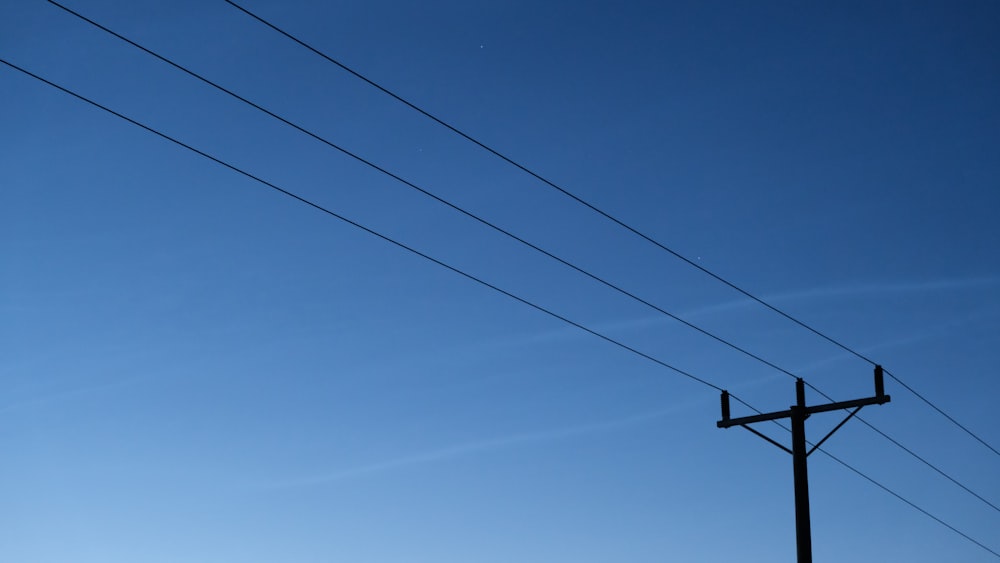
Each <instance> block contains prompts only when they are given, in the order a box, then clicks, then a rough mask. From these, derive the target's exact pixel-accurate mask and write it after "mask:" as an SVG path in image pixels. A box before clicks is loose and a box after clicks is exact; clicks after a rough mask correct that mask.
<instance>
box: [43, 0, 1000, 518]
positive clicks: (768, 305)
mask: <svg viewBox="0 0 1000 563" xmlns="http://www.w3.org/2000/svg"><path fill="white" fill-rule="evenodd" d="M49 2H52V3H53V4H56V2H54V1H53V0H49ZM225 2H226V3H228V4H229V5H231V6H233V7H234V8H236V9H237V10H239V11H241V12H243V13H244V14H246V15H248V16H249V17H251V18H253V19H254V20H256V21H258V22H260V23H261V24H263V25H265V26H267V27H268V28H270V29H272V30H274V31H275V32H277V33H279V34H281V35H282V36H284V37H286V38H288V39H289V40H291V41H293V42H295V43H296V44H298V45H300V46H301V47H303V48H305V49H307V50H309V51H311V52H312V53H314V54H316V55H317V56H319V57H321V58H323V59H324V60H326V61H327V62H329V63H331V64H333V65H335V66H337V67H338V68H340V69H341V70H344V71H345V72H347V73H349V74H351V75H352V76H354V77H356V78H358V79H359V80H362V81H363V82H365V83H367V84H368V85H370V86H372V87H373V88H375V89H377V90H379V91H380V92H382V93H384V94H386V95H387V96H389V97H391V98H392V99H394V100H396V101H398V102H400V103H402V104H403V105H405V106H407V107H408V108H410V109H412V110H414V111H416V112H418V113H420V114H421V115H423V116H424V117H426V118H428V119H430V120H431V121H433V122H435V123H437V124H438V125H440V126H442V127H444V128H446V129H448V130H449V131H451V132H452V133H455V134H456V135H458V136H460V137H462V138H463V139H465V140H467V141H469V142H471V143H473V144H474V145H476V146H478V147H479V148H481V149H483V150H485V151H487V152H488V153H490V154H492V155H493V156H495V157H497V158H499V159H501V160H503V161H504V162H506V163H507V164H509V165H511V166H513V167H515V168H517V169H518V170H520V171H521V172H523V173H525V174H528V175H529V176H531V177H532V178H535V179H536V180H538V181H539V182H541V183H543V184H545V185H546V186H548V187H549V188H551V189H554V190H556V191H558V192H559V193H561V194H562V195H564V196H566V197H568V198H570V199H571V200H573V201H574V202H576V203H578V204H580V205H582V206H584V207H586V208H587V209H589V210H591V211H593V212H594V213H597V214H598V215H600V216H602V217H604V218H605V219H607V220H608V221H611V222H612V223H614V224H615V225H617V226H619V227H621V228H622V229H625V230H626V231H628V232H629V233H631V234H633V235H635V236H637V237H639V238H641V239H643V240H645V241H646V242H648V243H650V244H652V245H653V246H655V247H657V248H659V249H660V250H662V251H664V252H667V253H668V254H670V255H671V256H673V257H675V258H677V259H678V260H681V261H682V262H684V263H686V264H687V265H689V266H691V267H693V268H695V269H697V270H699V271H701V272H702V273H704V274H705V275H707V276H709V277H711V278H713V279H715V280H716V281H718V282H720V283H722V284H723V285H725V286H727V287H729V288H730V289H732V290H734V291H736V292H738V293H740V294H741V295H743V296H744V297H747V298H749V299H751V300H752V301H754V302H756V303H757V304H759V305H761V306H763V307H765V308H767V309H769V310H771V311H772V312H774V313H776V314H778V315H779V316H781V317H783V318H785V319H786V320H788V321H790V322H792V323H794V324H796V325H798V326H799V327H801V328H803V329H805V330H807V331H809V332H811V333H812V334H814V335H816V336H818V337H820V338H822V339H824V340H826V341H827V342H829V343H831V344H833V345H834V346H836V347H838V348H840V349H841V350H843V351H845V352H848V353H850V354H851V355H853V356H855V357H857V358H859V359H861V360H863V361H865V362H868V363H869V364H870V365H872V366H875V365H878V363H877V362H876V361H875V360H873V359H871V358H869V357H868V356H866V355H864V354H862V353H861V352H859V351H857V350H855V349H854V348H852V347H850V346H848V345H847V344H844V343H843V342H841V341H839V340H837V339H835V338H833V337H832V336H830V335H828V334H826V333H824V332H822V331H820V330H819V329H817V328H814V327H813V326H811V325H809V324H807V323H806V322H805V321H802V320H800V319H798V318H797V317H795V316H793V315H791V314H790V313H787V312H785V311H784V310H782V309H780V308H778V307H777V306H775V305H773V304H771V303H770V302H768V301H766V300H764V299H763V298H760V297H757V296H756V295H755V294H753V293H751V292H750V291H749V290H747V289H744V288H743V287H741V286H739V285H737V284H736V283H734V282H732V281H730V280H729V279H727V278H725V277H723V276H721V275H719V274H717V273H715V272H713V271H711V270H709V269H708V268H706V267H705V266H702V265H701V264H699V263H698V262H697V261H695V260H692V259H690V258H688V257H687V256H684V255H683V254H681V253H680V252H679V251H677V250H674V249H673V248H671V247H670V246H668V245H666V244H664V243H662V242H660V241H658V240H657V239H655V238H653V237H652V236H651V235H647V234H645V233H643V232H642V231H640V230H638V229H637V228H635V227H632V226H631V225H629V224H628V223H626V222H625V221H623V220H621V219H619V218H617V217H615V216H613V215H611V214H610V213H608V212H606V211H604V210H603V209H601V208H599V207H598V206H597V205H595V204H593V203H591V202H588V201H587V200H585V199H583V198H582V197H580V196H578V195H576V194H575V193H573V192H571V191H570V190H568V189H567V188H565V187H563V186H561V185H559V184H557V183H556V182H554V181H553V180H550V179H548V178H546V177H544V176H542V175H541V174H540V173H538V172H535V171H534V170H532V169H530V168H528V167H527V166H526V165H524V164H521V163H520V162H518V161H516V160H514V159H513V158H512V157H509V156H507V155H505V154H504V153H502V152H500V151H499V150H497V149H495V148H493V147H491V146H489V145H487V144H486V143H484V142H482V141H480V140H478V139H476V138H475V137H473V136H472V135H471V134H469V133H466V132H464V131H463V130H461V129H459V128H458V127H456V126H454V125H452V124H450V123H448V122H447V121H445V120H444V119H442V118H440V117H437V116H436V115H434V114H432V113H430V112H429V111H427V110H425V109H423V108H421V107H420V106H418V105H417V104H415V103H413V102H411V101H409V100H407V99H406V98H404V97H403V96H401V95H399V94H397V93H395V92H393V91H391V90H389V89H388V88H386V87H385V86H382V85H381V84H379V83H377V82H375V81H374V80H372V79H370V78H368V77H367V76H365V75H364V74H362V73H361V72H359V71H357V70H355V69H353V68H351V67H349V66H348V65H346V64H344V63H343V62H341V61H339V60H337V59H336V58H334V57H331V56H330V55H328V54H326V53H324V52H323V51H321V50H319V49H317V48H316V47H313V46H312V45H310V44H308V43H306V42H305V41H303V40H302V39H299V38H298V37H296V36H295V35H293V34H292V33H289V32H287V31H285V30H284V29H282V28H280V27H278V26H277V25H275V24H274V23H272V22H270V21H268V20H267V19H265V18H263V17H262V16H260V15H258V14H256V13H254V12H252V11H250V10H249V9H247V8H245V7H243V6H242V5H240V4H237V3H236V2H234V1H233V0H225ZM56 5H58V4H56ZM884 371H885V374H886V375H888V376H889V377H890V378H892V379H893V380H894V381H896V382H897V383H899V384H900V385H901V386H902V387H903V388H904V389H906V390H907V391H909V392H910V393H912V394H913V395H914V396H915V397H917V398H918V399H920V400H921V401H922V402H924V403H926V404H927V405H928V406H930V407H931V408H932V409H934V410H935V411H936V412H937V413H939V414H940V415H941V416H943V417H944V418H945V419H946V420H948V421H949V422H951V423H952V424H954V425H955V426H956V427H957V428H959V429H960V430H962V431H963V432H965V433H966V434H968V435H969V436H971V437H972V438H973V439H975V440H976V441H978V442H979V443H980V444H982V445H983V446H984V447H986V448H988V449H989V450H990V451H992V452H993V453H994V454H996V455H997V456H1000V450H998V449H997V448H996V447H994V446H993V445H991V444H990V443H989V442H987V441H986V440H985V439H984V438H982V437H981V436H979V435H978V434H977V433H975V432H973V431H972V430H971V429H970V428H968V427H967V426H965V425H964V424H962V423H960V422H959V421H958V420H957V419H955V417H953V416H951V415H950V414H948V413H947V412H945V411H944V410H943V409H942V408H941V407H939V406H937V405H936V404H934V403H933V402H932V401H931V400H930V399H928V398H927V397H926V396H924V395H923V394H921V393H919V392H917V391H916V390H915V389H913V387H911V386H910V385H908V384H906V383H905V382H904V381H903V380H902V379H901V378H900V377H899V376H897V375H895V374H893V373H892V372H891V371H889V370H884ZM977 496H978V495H977ZM994 508H996V507H995V506H994Z"/></svg>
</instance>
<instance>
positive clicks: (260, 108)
mask: <svg viewBox="0 0 1000 563" xmlns="http://www.w3.org/2000/svg"><path fill="white" fill-rule="evenodd" d="M49 2H50V3H51V4H53V5H55V6H57V7H59V8H60V9H62V10H64V11H66V12H68V13H69V14H71V15H73V16H75V17H77V18H79V19H81V20H83V21H85V22H87V23H88V24H90V25H92V26H94V27H96V28H98V29H100V30H101V31H104V32H106V33H108V34H110V35H112V36H113V37H115V38H117V39H119V40H121V41H123V42H125V43H127V44H129V45H131V46H133V47H135V48H136V49H139V50H141V51H142V52H144V53H146V54H148V55H150V56H152V57H154V58H156V59H158V60H160V61H162V62H164V63H166V64H168V65H170V66H172V67H173V68H175V69H177V70H180V71H181V72H183V73H185V74H187V75H189V76H191V77H193V78H195V79H197V80H199V81H201V82H202V83H204V84H207V85H209V86H211V87H213V88H215V89H217V90H219V91H220V92H223V93H225V94H227V95H229V96H230V97H232V98H234V99H236V100H238V101H240V102H242V103H244V104H246V105H248V106H250V107H252V108H254V109H256V110H258V111H260V112H262V113H264V114H266V115H268V116H270V117H272V118H274V119H276V120H278V121H280V122H281V123H283V124H285V125H288V126H289V127H292V128H293V129H295V130H297V131H299V132H301V133H303V134H305V135H308V136H309V137H312V138H313V139H315V140H317V141H319V142H321V143H323V144H325V145H327V146H329V147H331V148H333V149H335V150H337V151H339V152H341V153H342V154H344V155H346V156H348V157H350V158H352V159H354V160H356V161H358V162H361V163H362V164H364V165H366V166H368V167H370V168H372V169H374V170H376V171H378V172H380V173H382V174H384V175H386V176H388V177H390V178H392V179H394V180H396V181H398V182H400V183H402V184H403V185H405V186H407V187H409V188H411V189H413V190H416V191H418V192H419V193H421V194H423V195H425V196H427V197H430V198H431V199H433V200H435V201H437V202H439V203H441V204H443V205H445V206H447V207H449V208H451V209H452V210H454V211H457V212H459V213H461V214H463V215H465V216H466V217H469V218H471V219H473V220H475V221H477V222H479V223H480V224H482V225H485V226H487V227H489V228H490V229H493V230H494V231H497V232H499V233H501V234H503V235H504V236H507V237H509V238H511V239H512V240H515V241H516V242H518V243H520V244H522V245H524V246H526V247H528V248H530V249H532V250H534V251H536V252H538V253H540V254H542V255H544V256H546V257H548V258H550V259H552V260H555V261H557V262H559V263H560V264H562V265H564V266H566V267H568V268H571V269H572V270H574V271H576V272H578V273H580V274H583V275H584V276H586V277H588V278H590V279H592V280H594V281H596V282H598V283H600V284H602V285H604V286H605V287H608V288H610V289H612V290H614V291H616V292H618V293H619V294H621V295H624V296H626V297H628V298H630V299H632V300H634V301H636V302H638V303H640V304H642V305H645V306H646V307H649V308H650V309H652V310H654V311H657V312H659V313H661V314H663V315H665V316H667V317H669V318H671V319H673V320H675V321H677V322H679V323H681V324H683V325H685V326H687V327H689V328H691V329H693V330H695V331H697V332H699V333H700V334H702V335H704V336H707V337H709V338H711V339H713V340H715V341H716V342H719V343H721V344H723V345H725V346H728V347H729V348H731V349H733V350H735V351H737V352H739V353H741V354H743V355H745V356H747V357H749V358H752V359H753V360H756V361H757V362H760V363H762V364H764V365H766V366H768V367H770V368H772V369H774V370H777V371H779V372H781V373H783V374H785V375H788V376H789V377H792V378H798V376H797V375H796V374H794V373H792V372H791V371H789V370H787V369H785V368H783V367H781V366H779V365H777V364H775V363H773V362H771V361H769V360H767V359H765V358H763V357H762V356H759V355H757V354H755V353H753V352H751V351H749V350H747V349H745V348H743V347H741V346H739V345H737V344H735V343H733V342H731V341H729V340H726V339H724V338H722V337H720V336H718V335H716V334H714V333H712V332H710V331H708V330H705V329H703V328H701V327H699V326H698V325H695V324H694V323H691V322H689V321H688V320H686V319H684V318H682V317H680V316H678V315H676V314H674V313H671V312H670V311H668V310H666V309H664V308H662V307H659V306H657V305H656V304H654V303H652V302H650V301H648V300H646V299H643V298H642V297H639V296H638V295H635V294H634V293H631V292H629V291H627V290H625V289H623V288H622V287H620V286H618V285H616V284H614V283H612V282H610V281H608V280H606V279H604V278H602V277H600V276H598V275H596V274H593V273H591V272H589V271H588V270H586V269H584V268H581V267H579V266H577V265H575V264H573V263H571V262H569V261H568V260H565V259H563V258H561V257H559V256H557V255H556V254H554V253H552V252H550V251H547V250H545V249H543V248H541V247H539V246H537V245H535V244H533V243H531V242H529V241H527V240H525V239H523V238H521V237H519V236H517V235H516V234H514V233H512V232H510V231H508V230H506V229H504V228H502V227H500V226H498V225H496V224H494V223H492V222H490V221H488V220H486V219H484V218H483V217H481V216H479V215H477V214H474V213H472V212H470V211H468V210H466V209H464V208H462V207H460V206H458V205H456V204H454V203H452V202H450V201H448V200H446V199H444V198H442V197H440V196H438V195H436V194H434V193H433V192H431V191H429V190H427V189H425V188H422V187H420V186H418V185H416V184H414V183H413V182H410V181H408V180H406V179H404V178H402V177H401V176H399V175H397V174H395V173H393V172H391V171H389V170H388V169H386V168H384V167H382V166H379V165H378V164H375V163H374V162H372V161H371V160H369V159H366V158H364V157H362V156H360V155H358V154H356V153H354V152H352V151H350V150H348V149H346V148H344V147H342V146H341V145H339V144H337V143H335V142H333V141H330V140H329V139H327V138H325V137H323V136H321V135H319V134H317V133H315V132H313V131H310V130H309V129H306V128H305V127H303V126H301V125H298V124H296V123H294V122H292V121H290V120H288V119H286V118H284V117H282V116H280V115H278V114H276V113H274V112H272V111H270V110H268V109H267V108H265V107H263V106H261V105H259V104H257V103H255V102H253V101H251V100H249V99H247V98H245V97H243V96H241V95H239V94H237V93H236V92H233V91H232V90H230V89H228V88H226V87H224V86H222V85H220V84H218V83H216V82H214V81H212V80H210V79H208V78H206V77H204V76H202V75H201V74H199V73H196V72H194V71H192V70H191V69H189V68H187V67H185V66H183V65H181V64H179V63H177V62H175V61H173V60H171V59H169V58H167V57H165V56H163V55H161V54H159V53H157V52H155V51H153V50H151V49H148V48H147V47H144V46H143V45H141V44H139V43H137V42H135V41H133V40H131V39H129V38H127V37H125V36H123V35H121V34H119V33H117V32H116V31H114V30H112V29H109V28H108V27H106V26H104V25H102V24H100V23H99V22H96V21H94V20H92V19H90V18H88V17H87V16H84V15H83V14H80V13H79V12H76V11H75V10H72V9H71V8H68V7H66V6H63V5H62V4H60V3H58V2H55V1H54V0H49ZM807 385H808V386H809V387H810V388H811V389H813V390H814V391H816V392H817V393H819V394H820V395H822V396H823V397H825V398H826V399H828V400H830V401H833V398H832V397H830V396H829V395H827V394H826V393H824V392H823V391H822V390H820V389H819V388H817V387H815V386H814V385H813V384H810V383H807ZM856 418H858V420H860V421H861V422H862V423H863V424H865V425H866V426H868V427H869V428H871V429H872V430H873V431H875V432H876V433H878V434H879V435H881V436H882V437H883V438H885V439H887V440H888V441H889V442H890V443H892V444H894V445H896V446H897V447H899V448H901V449H902V450H903V451H905V452H906V453H908V454H909V455H911V456H912V457H913V458H914V459H916V460H918V461H919V462H921V463H923V464H924V465H926V466H928V467H929V468H931V469H933V470H934V471H935V472H937V473H938V474H940V475H941V476H943V477H944V478H946V479H948V480H949V481H951V482H952V483H954V484H955V485H956V486H958V487H960V488H961V489H962V490H964V491H966V492H967V493H969V494H971V495H972V496H974V497H976V498H977V499H979V500H980V501H982V502H984V503H986V504H987V505H988V506H990V507H991V508H992V509H994V510H996V511H998V512H1000V507H998V506H997V505H996V504H994V503H992V502H990V501H989V500H987V499H986V498H984V497H983V496H982V495H980V494H978V493H976V492H975V491H973V490H972V489H970V488H969V487H967V486H966V485H964V484H962V483H961V482H960V481H958V480H957V479H956V478H954V477H952V476H951V475H949V474H948V473H946V472H945V471H944V470H942V469H941V468H939V467H937V466H936V465H934V464H933V463H931V462H930V461H928V460H927V459H925V458H923V457H921V456H920V455H918V454H917V453H916V452H914V451H913V450H912V449H910V448H908V447H906V446H904V445H903V444H902V443H900V442H899V441H898V440H896V439H894V438H892V437H891V436H889V435H888V434H886V433H885V432H883V431H882V430H879V429H878V428H876V427H875V426H874V425H872V424H871V423H869V422H868V421H867V420H864V419H863V418H862V417H860V416H858V417H856Z"/></svg>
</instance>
